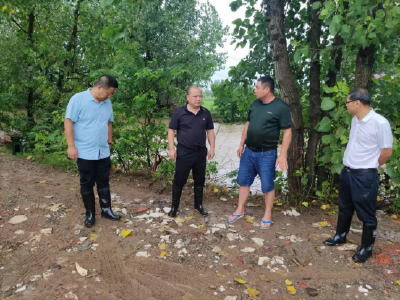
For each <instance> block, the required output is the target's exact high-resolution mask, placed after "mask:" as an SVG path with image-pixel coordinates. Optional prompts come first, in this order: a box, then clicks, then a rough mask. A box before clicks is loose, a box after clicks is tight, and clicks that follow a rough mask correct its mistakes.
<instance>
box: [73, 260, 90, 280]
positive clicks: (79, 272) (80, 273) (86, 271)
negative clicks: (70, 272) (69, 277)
mask: <svg viewBox="0 0 400 300" xmlns="http://www.w3.org/2000/svg"><path fill="white" fill-rule="evenodd" d="M75 267H76V271H77V272H78V274H79V275H81V276H83V277H85V276H87V274H88V270H86V269H85V268H82V267H81V266H80V265H79V264H78V263H75Z"/></svg>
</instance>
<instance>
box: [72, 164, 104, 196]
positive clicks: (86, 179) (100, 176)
mask: <svg viewBox="0 0 400 300" xmlns="http://www.w3.org/2000/svg"><path fill="white" fill-rule="evenodd" d="M77 163H78V170H79V176H80V183H81V194H82V195H85V194H90V193H92V192H93V187H94V184H95V183H96V185H97V190H98V191H104V190H108V189H110V170H111V159H110V157H106V158H103V159H99V160H86V159H81V158H78V162H77Z"/></svg>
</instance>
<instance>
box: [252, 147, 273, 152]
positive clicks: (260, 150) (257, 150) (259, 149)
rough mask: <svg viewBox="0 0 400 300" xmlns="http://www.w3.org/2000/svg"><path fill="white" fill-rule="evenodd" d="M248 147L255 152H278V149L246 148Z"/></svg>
mask: <svg viewBox="0 0 400 300" xmlns="http://www.w3.org/2000/svg"><path fill="white" fill-rule="evenodd" d="M246 147H247V148H249V149H250V150H251V151H253V152H265V151H270V150H276V147H268V148H253V147H249V146H246Z"/></svg>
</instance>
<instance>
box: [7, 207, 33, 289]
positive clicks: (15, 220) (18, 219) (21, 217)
mask: <svg viewBox="0 0 400 300" xmlns="http://www.w3.org/2000/svg"><path fill="white" fill-rule="evenodd" d="M27 220H28V218H27V217H26V216H25V215H18V216H15V217H12V218H11V219H10V221H8V223H10V224H13V225H15V224H20V223H22V222H25V221H27ZM25 288H26V287H25Z"/></svg>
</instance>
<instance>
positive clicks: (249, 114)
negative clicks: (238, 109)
mask: <svg viewBox="0 0 400 300" xmlns="http://www.w3.org/2000/svg"><path fill="white" fill-rule="evenodd" d="M255 101H257V100H255ZM255 101H253V103H251V105H250V108H249V113H248V114H247V122H250V117H251V110H252V108H253V106H254V102H255Z"/></svg>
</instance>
